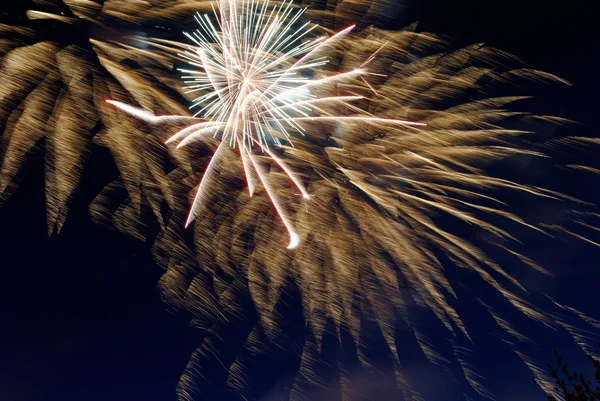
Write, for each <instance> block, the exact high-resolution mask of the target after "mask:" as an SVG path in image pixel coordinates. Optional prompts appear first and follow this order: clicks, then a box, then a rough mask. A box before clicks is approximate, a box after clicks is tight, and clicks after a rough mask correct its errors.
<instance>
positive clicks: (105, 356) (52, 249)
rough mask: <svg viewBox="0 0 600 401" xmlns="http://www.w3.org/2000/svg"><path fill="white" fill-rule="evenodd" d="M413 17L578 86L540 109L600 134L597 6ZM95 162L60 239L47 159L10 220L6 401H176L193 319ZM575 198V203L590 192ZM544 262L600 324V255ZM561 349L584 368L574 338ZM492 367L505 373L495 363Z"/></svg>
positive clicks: (549, 257)
mask: <svg viewBox="0 0 600 401" xmlns="http://www.w3.org/2000/svg"><path fill="white" fill-rule="evenodd" d="M4 1H11V0H2V2H4ZM588 3H590V2H588ZM407 13H408V16H407V17H406V20H407V21H408V20H410V21H416V20H418V21H420V28H421V29H423V30H428V31H433V32H437V33H442V34H446V35H449V36H451V37H454V38H455V39H456V43H457V44H468V43H473V42H480V41H484V42H486V43H488V44H490V45H493V46H496V47H499V48H501V49H503V50H506V51H509V52H512V53H514V54H516V55H517V56H519V57H521V58H522V59H525V60H526V61H527V62H528V63H529V64H530V65H531V66H533V67H536V68H540V69H543V70H545V71H549V72H551V73H555V74H557V75H560V76H562V77H564V78H567V79H569V80H571V81H572V82H574V83H575V86H574V87H570V88H567V87H553V88H552V89H548V90H543V94H542V99H541V100H538V101H537V102H535V103H532V107H534V108H540V109H543V110H545V112H547V113H548V114H554V115H560V116H564V117H567V118H571V119H574V120H577V121H579V122H581V123H583V124H584V125H582V126H581V127H578V128H576V130H580V131H581V132H585V133H588V134H589V133H590V132H594V131H593V130H594V128H590V126H591V127H593V126H598V118H597V117H596V114H597V110H598V109H599V107H598V106H600V105H599V104H598V101H597V97H596V94H597V93H598V81H597V71H598V62H597V58H598V56H597V52H598V42H597V40H595V37H596V36H598V35H596V33H597V20H596V19H594V18H593V15H594V13H593V12H592V10H591V5H589V4H586V3H585V2H583V1H569V2H552V1H547V0H546V1H542V0H520V1H518V0H509V1H504V2H496V1H482V0H454V1H451V2H448V1H442V0H425V1H419V2H416V1H415V2H413V3H409V5H408V11H407ZM0 84H1V83H0ZM96 153H97V154H95V155H94V157H93V159H92V160H91V161H90V163H89V165H88V166H86V168H87V173H86V174H88V175H87V177H88V178H87V179H86V180H84V184H83V187H82V188H81V190H80V191H79V192H78V199H76V201H75V202H74V205H75V207H74V209H73V210H72V212H71V213H70V215H69V218H68V219H67V223H66V225H65V227H64V229H63V231H62V233H61V234H60V235H59V236H56V237H52V238H51V239H48V238H47V235H46V227H45V214H44V203H43V201H44V193H43V191H44V183H43V174H42V171H43V170H42V168H41V167H42V163H43V158H42V155H41V154H39V155H37V156H36V157H33V158H32V159H31V160H30V162H29V165H28V167H27V168H28V171H30V172H33V173H29V174H28V175H27V180H26V182H25V183H24V184H23V186H22V187H21V189H20V190H19V192H17V194H16V195H15V196H14V197H12V198H11V199H10V201H9V202H8V203H7V204H5V205H4V206H3V207H2V208H0V252H1V253H0V254H1V258H0V266H1V270H0V272H2V279H1V280H0V322H1V323H0V401H105V400H111V401H121V400H145V401H159V400H160V401H168V400H174V399H175V395H174V389H175V386H176V384H177V381H178V379H179V376H180V374H181V372H182V370H183V369H184V367H185V365H186V363H187V361H188V358H189V356H190V354H191V352H192V351H193V349H194V348H195V346H196V345H197V344H198V341H197V340H198V338H199V335H198V333H197V332H195V331H194V330H192V329H191V328H189V327H188V321H189V316H187V315H186V314H184V313H181V312H177V313H174V312H171V311H169V310H167V307H166V305H165V304H163V303H162V302H161V300H160V299H159V294H158V291H157V290H156V283H157V281H158V279H159V277H160V275H161V270H160V268H159V267H158V266H157V265H155V264H154V263H153V261H152V259H151V257H150V254H149V246H148V245H147V244H143V243H139V242H134V241H130V240H127V239H125V238H123V237H122V236H121V235H119V234H117V233H115V232H112V231H109V230H107V229H105V228H103V227H99V226H96V225H94V224H92V223H91V222H90V221H89V218H88V215H87V209H86V201H89V200H90V199H91V198H92V197H93V196H94V194H95V193H97V191H99V189H100V188H101V187H102V185H103V183H104V182H106V180H107V179H108V178H109V177H111V176H112V175H113V174H114V173H115V172H114V171H111V170H110V169H107V168H106V166H108V165H110V163H107V160H110V159H109V157H110V156H109V155H108V154H107V153H103V152H102V151H98V152H96ZM36 172H37V174H36ZM91 176H94V178H92V179H90V178H89V177H91ZM565 185H566V186H567V187H569V188H573V189H575V190H577V187H585V186H586V185H589V184H588V183H586V182H572V183H566V184H565ZM591 193H592V194H593V192H591ZM534 252H535V253H536V254H537V255H538V256H539V257H540V259H542V260H544V261H545V262H546V263H548V264H549V265H550V267H551V268H554V270H556V271H557V272H559V273H558V277H557V278H558V280H557V283H558V284H557V285H556V287H555V288H552V289H550V291H551V292H552V293H558V294H561V296H562V297H563V298H562V299H564V300H565V301H569V303H570V304H572V305H575V306H577V307H579V308H580V309H583V310H585V311H587V312H589V313H590V314H594V315H595V316H596V317H599V315H600V313H598V309H599V308H598V301H597V298H598V297H597V295H594V293H593V292H592V291H593V290H594V288H598V284H600V280H599V279H600V272H598V263H597V260H598V257H599V256H600V252H599V251H597V250H594V249H593V248H592V247H588V246H584V245H576V246H571V245H568V246H567V245H565V246H564V247H560V246H559V247H556V248H552V249H546V248H541V249H535V250H534ZM552 346H555V347H557V348H561V349H564V350H565V353H566V354H567V355H576V351H575V350H574V346H573V344H571V343H570V342H569V341H568V339H567V338H566V337H565V338H564V343H563V342H560V343H557V344H555V345H552ZM481 357H482V358H487V357H489V358H491V359H490V363H492V364H502V363H505V362H506V360H505V359H503V358H502V356H498V355H494V354H493V353H489V354H482V355H481ZM549 357H550V356H549ZM508 366H509V365H507V369H509V368H508ZM502 369H503V368H502V366H500V368H499V369H496V372H502ZM523 372H524V373H525V374H526V371H523ZM500 375H501V373H500ZM494 381H495V382H496V388H503V389H504V390H503V391H504V393H502V392H500V393H499V394H498V395H499V399H504V400H509V399H510V400H515V401H518V400H542V399H543V398H542V397H541V393H539V392H536V391H537V390H535V387H534V386H533V385H532V384H531V380H530V379H523V380H516V381H514V382H511V383H505V384H507V385H504V386H502V385H498V383H502V377H501V376H497V377H495V378H493V379H492V382H494ZM440 394H443V392H440ZM440 399H444V398H443V396H441V395H440Z"/></svg>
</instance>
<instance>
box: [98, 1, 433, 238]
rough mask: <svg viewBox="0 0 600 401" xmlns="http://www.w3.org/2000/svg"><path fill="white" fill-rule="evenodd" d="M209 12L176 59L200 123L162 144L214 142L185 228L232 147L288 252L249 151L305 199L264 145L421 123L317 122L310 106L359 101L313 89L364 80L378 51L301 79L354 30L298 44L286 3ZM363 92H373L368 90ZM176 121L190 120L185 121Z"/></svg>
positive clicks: (149, 118) (293, 12) (306, 28)
mask: <svg viewBox="0 0 600 401" xmlns="http://www.w3.org/2000/svg"><path fill="white" fill-rule="evenodd" d="M213 10H214V20H213V18H211V17H210V16H208V15H201V14H197V15H196V17H195V18H196V21H197V22H198V24H199V25H200V29H199V30H197V31H195V32H193V33H192V34H189V33H185V35H186V36H187V37H188V38H189V39H190V40H192V41H193V42H194V43H195V45H196V46H197V47H196V48H195V49H194V51H186V52H185V53H183V54H181V56H182V57H184V58H186V59H187V60H188V61H189V63H190V65H192V66H195V67H200V69H198V70H193V69H182V70H180V71H182V72H183V73H184V74H185V75H184V79H185V80H186V86H185V87H184V89H186V90H187V93H193V92H199V93H201V94H200V96H198V97H197V98H195V99H194V100H193V103H192V106H191V107H190V108H193V109H199V111H198V112H197V113H196V114H195V116H194V117H196V116H201V118H202V120H200V118H195V120H194V121H195V122H196V123H195V124H193V125H191V126H189V127H186V128H184V129H182V130H180V131H179V132H177V133H176V134H175V135H173V136H172V137H171V138H169V140H168V141H167V143H170V142H174V141H180V142H179V144H178V145H177V147H178V148H180V147H182V146H185V145H187V144H189V143H192V142H195V141H202V140H203V139H206V138H207V137H213V138H218V139H220V141H221V143H220V144H219V147H218V148H217V150H216V152H215V154H214V155H213V157H212V159H211V160H210V162H209V164H208V166H207V168H206V171H205V172H204V176H203V177H202V180H201V182H200V185H199V187H198V190H197V193H196V196H195V198H194V203H193V205H192V207H191V210H190V212H189V215H188V218H187V221H186V226H187V225H189V224H190V223H191V222H192V221H193V219H194V217H195V216H196V211H197V209H198V205H199V204H200V203H201V202H202V198H203V197H204V195H205V193H206V191H207V189H208V188H209V187H210V184H209V182H210V180H211V178H212V175H213V173H214V169H215V164H216V163H217V162H218V159H219V158H220V156H221V155H222V153H223V152H222V150H223V148H224V144H225V142H226V141H227V142H228V143H229V145H230V146H232V147H236V146H237V147H238V148H239V153H240V158H241V161H242V165H243V168H244V174H245V177H246V181H247V183H248V192H249V195H250V196H252V195H253V193H254V187H255V181H254V176H253V175H252V171H251V170H254V171H255V173H256V175H257V176H258V179H259V180H260V182H261V183H262V185H263V186H264V188H265V191H266V192H267V195H268V196H269V198H270V200H271V202H272V203H273V205H274V207H275V210H276V211H277V213H278V214H279V216H280V218H281V220H282V222H283V224H284V225H285V227H286V229H287V231H288V233H289V235H290V244H289V246H288V248H289V249H293V248H295V247H297V246H298V244H299V242H300V237H299V235H298V234H297V233H296V232H295V230H294V227H293V225H292V223H291V221H290V219H289V217H288V216H287V215H286V212H285V210H284V209H283V208H282V207H281V205H280V203H279V201H278V200H277V196H276V194H275V191H274V190H273V188H272V186H271V184H270V183H269V179H268V177H267V174H266V173H265V171H264V170H263V167H262V166H261V165H260V164H259V163H258V161H257V160H256V157H255V156H254V154H253V149H254V148H256V149H258V150H260V151H261V152H263V153H266V154H267V155H268V156H269V157H270V158H271V159H272V160H273V161H274V162H275V163H276V164H277V165H278V166H279V167H280V168H281V169H282V170H283V171H284V172H285V174H287V176H288V177H289V178H290V180H291V181H292V182H293V183H294V185H295V186H296V187H297V188H298V189H299V190H300V192H301V193H302V196H303V198H304V199H309V194H308V192H307V190H306V188H305V186H304V184H303V183H302V180H301V179H299V178H298V177H297V176H296V174H295V173H294V171H292V169H291V168H290V167H289V166H288V165H287V164H286V163H285V162H284V161H283V160H282V159H281V158H280V157H278V156H277V155H276V154H275V153H274V152H273V151H272V150H271V149H270V148H269V142H271V144H274V145H277V146H282V145H283V144H289V145H292V143H291V141H290V139H291V136H292V134H296V133H299V134H301V135H303V132H304V128H303V127H302V125H301V123H302V121H321V120H325V121H334V122H336V121H337V122H340V123H341V122H354V123H361V122H363V123H383V124H403V125H415V126H419V125H424V124H422V123H417V122H409V121H403V120H395V119H389V118H387V119H384V118H378V117H373V116H371V115H367V114H366V113H365V115H359V116H334V115H320V114H319V113H321V112H322V111H321V110H322V109H321V108H319V109H317V108H313V107H311V106H316V105H324V104H325V105H327V104H335V103H337V104H339V103H340V102H341V103H348V102H352V101H356V100H360V99H362V96H356V95H353V96H348V95H346V96H327V97H318V96H317V95H315V94H314V89H322V88H325V87H326V86H327V85H330V84H332V83H337V82H339V81H343V80H351V79H357V78H360V79H362V80H363V81H365V80H364V78H363V76H364V75H367V74H370V73H368V72H367V70H366V68H363V67H364V66H365V65H367V64H368V63H370V62H371V61H372V60H373V58H374V57H375V56H376V54H377V53H378V52H379V51H380V50H381V49H382V48H383V46H385V44H384V45H383V46H381V47H380V48H379V49H378V50H377V51H376V52H375V53H374V54H372V55H371V56H370V57H369V58H368V59H367V60H366V61H365V62H364V63H363V64H362V65H361V66H360V67H358V68H355V69H353V70H350V71H346V72H341V73H338V74H335V75H330V76H326V77H324V78H321V79H310V78H308V77H307V76H306V75H308V74H305V73H306V72H307V71H309V70H313V69H315V68H317V67H320V66H323V65H324V64H326V63H327V58H326V57H323V56H318V55H319V53H320V52H321V51H325V50H327V48H328V45H330V44H332V43H334V42H335V41H337V40H340V39H341V38H343V37H344V36H346V35H347V34H349V33H350V31H352V29H353V28H354V25H352V26H350V27H347V28H345V29H343V30H341V31H340V32H338V33H336V34H334V35H333V36H331V37H329V38H326V37H317V38H315V39H304V40H303V41H302V40H301V39H303V38H304V37H306V36H307V35H308V34H309V33H310V32H312V31H313V30H314V29H315V28H316V27H317V25H312V24H311V23H310V22H307V23H304V24H301V23H300V22H299V21H300V18H301V16H302V14H303V13H304V11H305V9H298V8H296V7H295V6H294V5H293V2H292V0H284V1H283V2H281V3H278V4H275V5H272V6H271V5H270V4H269V1H268V0H265V1H260V0H220V1H219V2H218V4H217V7H216V8H215V7H213ZM215 22H216V24H215ZM365 83H367V82H366V81H365ZM367 85H368V87H369V88H370V89H371V90H372V91H373V92H375V90H374V89H373V88H372V87H371V85H369V84H368V83H367ZM311 90H312V91H311ZM375 93H376V92H375ZM107 102H109V103H111V104H113V105H115V106H116V107H118V108H120V109H122V110H124V111H125V112H127V113H129V114H131V115H133V116H135V117H137V118H140V119H142V120H144V121H146V122H149V123H158V122H161V121H171V120H176V118H177V117H178V116H161V117H158V116H155V115H153V114H152V113H149V112H147V111H145V110H141V109H138V108H135V107H132V106H129V105H126V104H123V103H121V102H117V101H112V100H108V101H107ZM181 118H185V119H186V120H185V121H186V122H187V121H190V117H181Z"/></svg>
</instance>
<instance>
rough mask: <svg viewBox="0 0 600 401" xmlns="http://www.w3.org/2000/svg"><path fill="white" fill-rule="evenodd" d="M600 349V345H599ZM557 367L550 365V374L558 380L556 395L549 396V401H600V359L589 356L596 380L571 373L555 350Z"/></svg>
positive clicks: (581, 374)
mask: <svg viewBox="0 0 600 401" xmlns="http://www.w3.org/2000/svg"><path fill="white" fill-rule="evenodd" d="M598 347H599V348H600V344H598ZM554 356H555V357H556V366H553V365H552V364H548V368H549V369H550V374H551V375H552V377H553V378H554V380H556V387H555V388H554V391H555V394H554V395H552V394H548V400H550V401H558V400H560V399H562V400H564V401H597V400H600V359H597V358H594V357H593V356H592V355H589V354H588V357H589V358H590V360H591V361H592V363H593V365H594V379H593V380H589V379H587V378H586V377H585V376H584V375H583V373H581V372H579V373H578V372H576V371H574V370H573V371H571V370H569V368H568V367H567V365H565V363H564V362H563V358H562V357H561V356H560V355H559V354H558V351H556V350H554Z"/></svg>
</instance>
